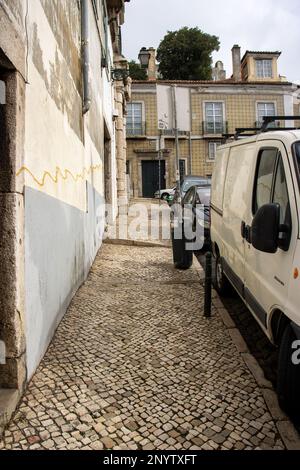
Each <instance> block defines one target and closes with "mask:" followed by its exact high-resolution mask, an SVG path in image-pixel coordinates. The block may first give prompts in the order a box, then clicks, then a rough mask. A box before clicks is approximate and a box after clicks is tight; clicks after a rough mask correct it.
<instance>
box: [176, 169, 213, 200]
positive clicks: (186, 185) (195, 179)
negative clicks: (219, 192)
mask: <svg viewBox="0 0 300 470" xmlns="http://www.w3.org/2000/svg"><path fill="white" fill-rule="evenodd" d="M210 185H211V179H210V178H206V177H204V176H193V175H190V176H185V177H184V178H183V179H182V180H181V183H180V193H179V192H178V191H177V189H175V193H174V198H173V201H172V204H178V203H179V201H180V199H182V198H183V197H184V195H185V194H186V192H187V191H188V190H189V189H190V188H191V187H192V186H210Z"/></svg>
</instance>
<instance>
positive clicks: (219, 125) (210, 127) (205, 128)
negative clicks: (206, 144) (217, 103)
mask: <svg viewBox="0 0 300 470" xmlns="http://www.w3.org/2000/svg"><path fill="white" fill-rule="evenodd" d="M202 133H203V135H204V136H205V137H210V136H212V137H215V136H219V137H221V136H222V135H223V134H227V133H228V122H227V121H220V122H213V121H203V122H202Z"/></svg>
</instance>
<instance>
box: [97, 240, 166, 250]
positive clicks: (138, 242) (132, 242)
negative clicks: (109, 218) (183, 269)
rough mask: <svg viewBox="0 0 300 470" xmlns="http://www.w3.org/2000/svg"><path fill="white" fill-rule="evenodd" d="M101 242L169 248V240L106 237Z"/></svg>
mask: <svg viewBox="0 0 300 470" xmlns="http://www.w3.org/2000/svg"><path fill="white" fill-rule="evenodd" d="M103 243H106V244H108V245H126V246H139V247H144V248H147V247H149V248H150V247H153V248H170V247H171V246H170V244H169V242H167V241H166V242H148V241H146V240H145V241H144V240H129V239H127V238H116V239H111V238H106V239H105V240H103Z"/></svg>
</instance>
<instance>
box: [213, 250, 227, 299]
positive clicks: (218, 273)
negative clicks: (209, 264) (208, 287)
mask: <svg viewBox="0 0 300 470" xmlns="http://www.w3.org/2000/svg"><path fill="white" fill-rule="evenodd" d="M214 260H215V269H214V279H213V281H214V282H213V284H214V287H215V289H216V291H217V292H218V294H219V295H221V296H223V297H225V296H226V295H228V294H229V292H230V289H231V285H230V282H229V281H228V279H227V277H226V276H225V274H224V271H223V265H222V259H221V257H220V256H217V257H216V258H214Z"/></svg>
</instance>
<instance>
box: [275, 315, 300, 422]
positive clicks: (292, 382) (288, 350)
mask: <svg viewBox="0 0 300 470" xmlns="http://www.w3.org/2000/svg"><path fill="white" fill-rule="evenodd" d="M296 339H297V338H296V335H295V333H294V330H293V328H292V326H291V324H289V325H287V327H286V329H285V331H284V333H283V337H282V340H281V343H280V350H279V358H278V374H277V395H278V401H279V405H280V406H281V408H282V409H283V411H285V412H286V413H287V414H288V415H289V416H290V417H291V418H292V420H293V421H294V422H295V424H296V425H300V404H299V396H300V364H298V365H296V364H293V362H292V355H293V353H294V352H296V350H295V349H293V348H292V344H293V342H294V341H295V340H296Z"/></svg>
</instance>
